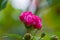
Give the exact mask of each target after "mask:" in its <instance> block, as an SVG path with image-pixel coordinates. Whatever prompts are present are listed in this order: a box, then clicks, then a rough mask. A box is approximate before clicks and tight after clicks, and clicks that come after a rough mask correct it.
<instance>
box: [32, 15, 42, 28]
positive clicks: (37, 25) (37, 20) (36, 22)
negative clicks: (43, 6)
mask: <svg viewBox="0 0 60 40" xmlns="http://www.w3.org/2000/svg"><path fill="white" fill-rule="evenodd" d="M33 20H34V21H33V26H34V28H36V29H40V28H42V19H41V18H40V17H38V16H36V15H34V16H33Z"/></svg>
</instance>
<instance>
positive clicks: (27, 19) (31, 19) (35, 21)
mask: <svg viewBox="0 0 60 40" xmlns="http://www.w3.org/2000/svg"><path fill="white" fill-rule="evenodd" d="M20 20H21V21H22V22H24V23H25V24H26V25H27V26H31V25H32V26H33V28H36V29H41V28H42V20H41V18H40V17H38V16H37V15H34V14H33V13H32V12H22V13H21V16H20Z"/></svg>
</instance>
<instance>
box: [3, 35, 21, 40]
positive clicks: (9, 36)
mask: <svg viewBox="0 0 60 40" xmlns="http://www.w3.org/2000/svg"><path fill="white" fill-rule="evenodd" d="M5 39H6V40H7V39H9V40H13V39H14V40H21V39H22V37H21V36H20V35H18V34H6V35H4V36H3V40H5Z"/></svg>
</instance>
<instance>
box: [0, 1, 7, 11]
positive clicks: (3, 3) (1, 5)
mask: <svg viewBox="0 0 60 40" xmlns="http://www.w3.org/2000/svg"><path fill="white" fill-rule="evenodd" d="M6 4H7V0H0V10H2V9H4V8H5V7H6Z"/></svg>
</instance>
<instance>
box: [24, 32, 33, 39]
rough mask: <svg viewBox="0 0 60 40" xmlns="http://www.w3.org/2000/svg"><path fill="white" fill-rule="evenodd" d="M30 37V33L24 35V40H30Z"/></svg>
mask: <svg viewBox="0 0 60 40" xmlns="http://www.w3.org/2000/svg"><path fill="white" fill-rule="evenodd" d="M31 37H32V35H31V34H30V33H26V34H25V36H24V39H25V40H31Z"/></svg>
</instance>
